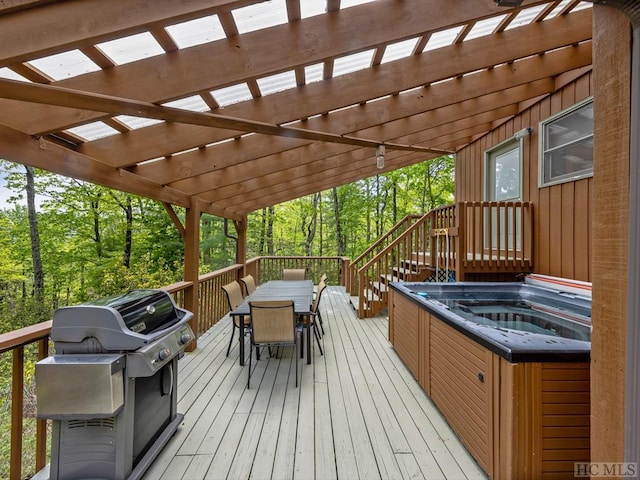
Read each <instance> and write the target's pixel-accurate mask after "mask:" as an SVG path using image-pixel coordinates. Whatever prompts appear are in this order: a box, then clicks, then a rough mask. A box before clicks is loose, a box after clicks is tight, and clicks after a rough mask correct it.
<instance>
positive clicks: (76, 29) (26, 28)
mask: <svg viewBox="0 0 640 480" xmlns="http://www.w3.org/2000/svg"><path fill="white" fill-rule="evenodd" d="M16 2H18V3H25V4H27V3H31V4H34V5H35V6H38V7H39V8H32V9H29V10H23V11H20V12H19V13H16V14H5V13H11V12H6V11H3V10H2V9H0V14H2V15H0V32H2V33H3V37H4V38H10V39H11V41H10V42H0V66H6V65H11V64H13V63H19V62H25V61H28V60H33V59H34V58H40V57H44V56H47V55H51V54H54V53H59V52H62V51H65V50H71V49H74V48H79V47H85V46H90V45H95V44H96V43H101V42H104V41H107V40H112V39H114V38H119V37H125V36H127V35H132V34H135V33H140V32H144V31H148V30H151V29H154V28H157V27H163V26H166V25H171V24H175V23H180V22H184V21H187V20H191V19H194V18H198V17H202V16H206V15H213V14H216V13H218V12H224V11H228V10H229V9H234V8H238V7H242V6H246V5H250V4H252V3H256V2H255V0H189V1H188V2H176V1H175V0H153V1H152V2H149V1H148V0H127V1H126V2H110V3H109V5H108V8H106V6H105V3H104V0H78V1H69V0H67V1H62V2H60V1H56V2H52V1H28V0H24V1H22V2H19V0H11V1H10V3H16ZM6 3H7V0H3V1H2V2H0V6H2V5H5V4H6ZM45 3H48V5H42V4H45ZM54 19H55V20H54Z"/></svg>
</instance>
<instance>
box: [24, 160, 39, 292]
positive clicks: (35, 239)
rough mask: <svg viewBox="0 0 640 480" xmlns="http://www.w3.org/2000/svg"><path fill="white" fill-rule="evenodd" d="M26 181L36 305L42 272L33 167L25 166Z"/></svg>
mask: <svg viewBox="0 0 640 480" xmlns="http://www.w3.org/2000/svg"><path fill="white" fill-rule="evenodd" d="M24 168H25V170H26V179H27V212H28V215H29V234H30V238H31V259H32V262H33V294H34V298H35V301H36V302H37V303H42V301H43V299H44V271H43V270H42V258H41V256H40V233H39V231H38V217H37V215H36V189H35V180H34V172H33V167H30V166H28V165H25V167H24Z"/></svg>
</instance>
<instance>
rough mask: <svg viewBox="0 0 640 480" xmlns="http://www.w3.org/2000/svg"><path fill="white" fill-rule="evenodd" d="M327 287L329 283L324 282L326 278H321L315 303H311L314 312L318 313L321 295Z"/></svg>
mask: <svg viewBox="0 0 640 480" xmlns="http://www.w3.org/2000/svg"><path fill="white" fill-rule="evenodd" d="M325 288H327V284H326V283H324V280H320V283H319V284H318V291H317V293H316V298H315V299H314V300H313V305H311V311H312V312H313V313H316V312H317V311H318V308H319V307H320V297H321V296H322V292H324V289H325Z"/></svg>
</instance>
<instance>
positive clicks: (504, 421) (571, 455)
mask: <svg viewBox="0 0 640 480" xmlns="http://www.w3.org/2000/svg"><path fill="white" fill-rule="evenodd" d="M534 280H535V281H534ZM547 280H549V281H547ZM590 339H591V297H590V288H589V287H588V286H587V285H586V284H578V285H577V287H575V288H574V287H572V286H571V283H570V282H566V281H562V280H561V279H553V278H550V279H542V281H541V279H540V278H539V277H538V278H535V279H534V278H533V277H531V278H528V279H527V281H526V282H524V283H475V282H468V283H464V282H460V283H400V282H398V283H392V284H391V289H390V298H389V340H390V341H391V343H392V344H393V347H394V349H395V350H396V352H397V353H398V355H399V357H400V358H401V359H402V361H403V362H404V363H405V364H406V366H407V367H408V368H409V370H410V371H411V373H412V374H413V375H414V376H415V378H416V379H417V380H418V382H419V383H420V385H421V386H422V387H423V389H424V390H425V392H426V393H427V394H428V395H429V396H430V397H431V399H432V400H433V402H434V404H435V405H436V406H437V407H438V409H439V410H440V411H441V412H442V414H443V415H444V417H445V418H446V419H447V421H448V422H449V424H450V425H451V426H452V427H453V429H454V430H455V431H456V433H457V434H458V436H459V437H460V439H461V440H462V441H463V443H464V444H465V445H466V446H467V448H468V450H469V452H470V453H471V454H472V455H473V457H474V458H475V459H476V460H477V461H478V463H479V465H480V466H481V467H482V468H483V469H484V470H485V472H487V474H488V475H489V477H490V478H493V479H502V478H505V479H511V478H543V477H549V478H554V479H562V478H567V479H569V478H573V468H574V463H575V462H587V461H589V458H590V457H589V455H590V449H589V442H590V431H589V427H590V383H589V378H590V369H589V356H590Z"/></svg>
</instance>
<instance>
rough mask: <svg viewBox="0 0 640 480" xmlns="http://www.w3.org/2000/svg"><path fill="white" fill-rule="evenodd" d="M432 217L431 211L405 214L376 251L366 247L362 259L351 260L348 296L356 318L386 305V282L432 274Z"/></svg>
mask: <svg viewBox="0 0 640 480" xmlns="http://www.w3.org/2000/svg"><path fill="white" fill-rule="evenodd" d="M405 220H406V222H405ZM432 221H433V214H432V212H429V213H428V214H426V215H424V216H422V217H407V218H406V219H403V221H402V222H399V224H398V225H396V227H394V229H392V230H390V231H389V232H388V233H387V235H386V238H387V240H385V241H384V242H383V245H378V246H377V253H375V249H373V251H368V252H369V253H368V257H365V258H368V260H367V261H366V262H365V263H363V262H362V260H361V257H362V256H361V257H359V258H358V259H356V260H354V262H353V264H352V275H351V279H352V285H351V287H352V293H351V295H352V297H351V298H352V304H353V305H354V307H355V308H356V309H357V310H358V316H359V318H367V317H373V316H375V315H377V314H379V313H380V312H381V311H382V310H384V309H385V308H386V306H387V296H388V289H389V282H399V281H401V282H412V281H425V280H427V278H429V277H430V276H432V275H433V272H434V267H433V266H432V262H431V226H432ZM401 228H402V229H403V230H402V231H401V232H400V231H398V230H399V229H401ZM372 247H374V246H372ZM374 253H375V254H374ZM354 293H355V295H354ZM356 295H357V296H356Z"/></svg>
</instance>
